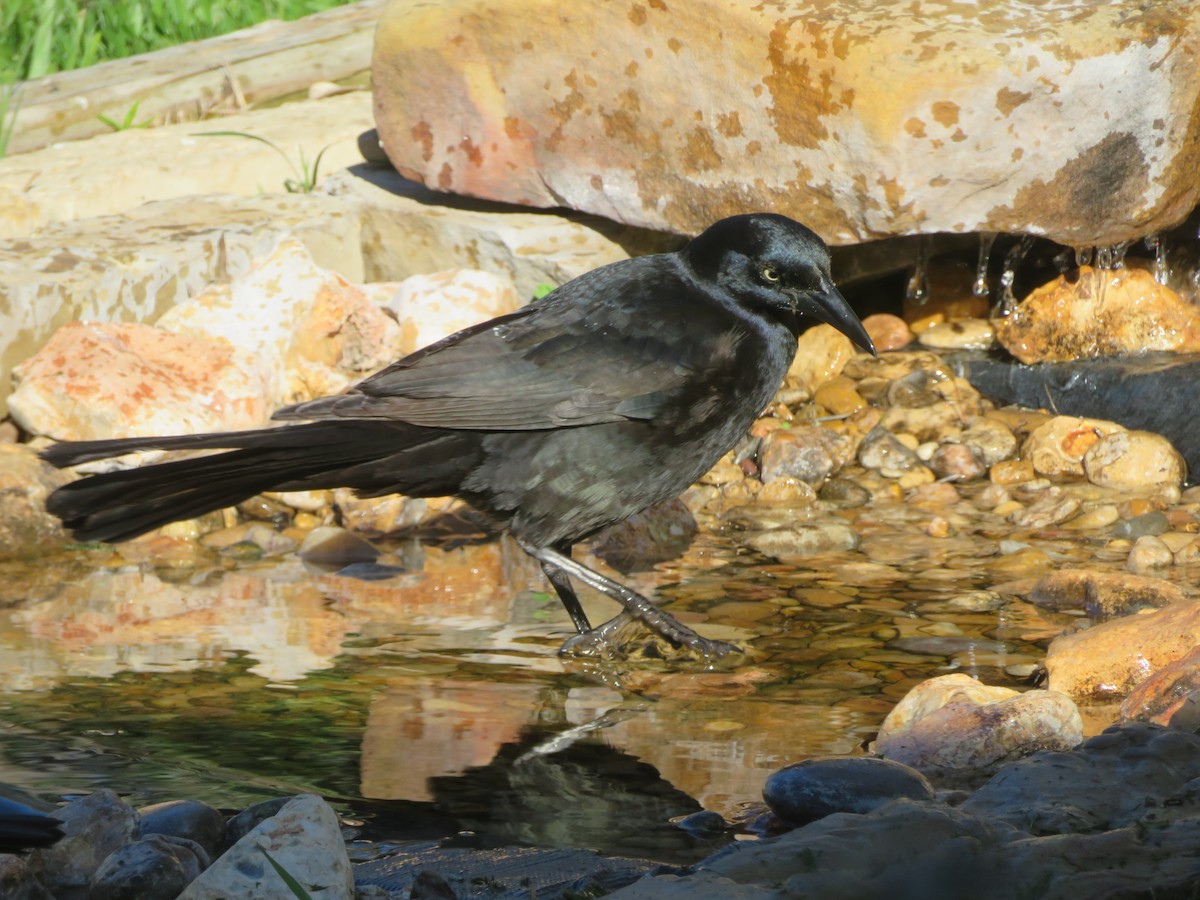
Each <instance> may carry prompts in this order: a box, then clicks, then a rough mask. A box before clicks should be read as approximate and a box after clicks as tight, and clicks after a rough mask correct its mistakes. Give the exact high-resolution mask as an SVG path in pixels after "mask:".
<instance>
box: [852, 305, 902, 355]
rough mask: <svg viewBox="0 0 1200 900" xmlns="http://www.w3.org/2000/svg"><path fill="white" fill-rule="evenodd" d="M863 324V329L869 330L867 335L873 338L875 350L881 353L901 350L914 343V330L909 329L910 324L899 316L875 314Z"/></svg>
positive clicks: (864, 320) (863, 321) (868, 317)
mask: <svg viewBox="0 0 1200 900" xmlns="http://www.w3.org/2000/svg"><path fill="white" fill-rule="evenodd" d="M862 323H863V328H865V329H867V334H869V335H870V336H871V340H872V341H873V342H874V344H875V349H876V350H878V351H879V352H880V353H886V352H887V351H889V350H900V349H903V348H904V347H907V346H908V345H909V344H911V343H912V340H913V333H912V330H911V329H910V328H909V327H908V323H907V322H905V321H904V320H903V319H902V318H900V317H899V316H893V315H891V314H890V313H875V315H873V316H867V317H866V318H865V319H863V320H862Z"/></svg>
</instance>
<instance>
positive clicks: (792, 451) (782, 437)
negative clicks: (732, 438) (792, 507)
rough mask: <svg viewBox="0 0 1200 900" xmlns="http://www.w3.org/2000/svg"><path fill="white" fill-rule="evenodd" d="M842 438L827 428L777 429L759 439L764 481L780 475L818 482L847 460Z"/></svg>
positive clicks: (845, 441) (845, 442)
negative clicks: (760, 441) (760, 440)
mask: <svg viewBox="0 0 1200 900" xmlns="http://www.w3.org/2000/svg"><path fill="white" fill-rule="evenodd" d="M849 443H850V441H849V439H848V438H845V437H843V436H841V435H839V434H837V433H835V432H833V431H830V430H829V429H828V428H821V427H820V426H816V425H800V426H795V427H792V428H788V429H779V430H777V431H773V432H771V433H770V434H768V435H767V436H766V437H764V438H763V440H762V448H761V450H760V451H759V460H760V465H761V473H762V480H763V482H764V484H769V483H771V482H772V481H775V480H776V479H780V478H795V479H798V480H800V481H804V482H807V483H809V484H820V483H821V482H823V481H824V480H825V479H826V478H828V477H829V476H830V475H832V474H833V473H834V471H836V470H837V469H838V468H840V467H841V464H842V462H843V461H844V460H845V459H846V457H847V456H848V454H847V453H846V446H847V445H848V444H849Z"/></svg>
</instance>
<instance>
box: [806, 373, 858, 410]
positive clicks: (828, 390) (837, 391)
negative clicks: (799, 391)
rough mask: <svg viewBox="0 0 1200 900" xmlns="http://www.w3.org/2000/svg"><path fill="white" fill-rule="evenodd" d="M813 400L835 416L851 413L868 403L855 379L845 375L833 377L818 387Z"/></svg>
mask: <svg viewBox="0 0 1200 900" xmlns="http://www.w3.org/2000/svg"><path fill="white" fill-rule="evenodd" d="M813 402H814V403H816V404H818V405H819V406H823V407H824V408H825V409H827V410H829V411H830V412H831V413H833V414H834V415H835V416H848V415H851V414H853V413H856V412H858V411H859V410H860V409H863V408H865V407H866V405H867V401H866V398H865V397H863V395H862V394H860V393H859V392H858V390H857V388H856V387H855V386H854V381H853V379H850V378H847V377H846V376H845V375H838V376H837V377H836V378H831V379H829V380H828V381H827V382H825V383H824V384H823V385H821V386H820V387H819V388H817V390H816V393H814V394H813Z"/></svg>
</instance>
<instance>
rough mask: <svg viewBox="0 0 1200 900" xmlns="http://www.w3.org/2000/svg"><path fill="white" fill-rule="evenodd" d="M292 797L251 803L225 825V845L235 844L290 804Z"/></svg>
mask: <svg viewBox="0 0 1200 900" xmlns="http://www.w3.org/2000/svg"><path fill="white" fill-rule="evenodd" d="M293 799H294V798H292V797H274V798H272V799H270V800H262V801H260V802H258V803H252V804H251V805H250V806H247V807H246V808H245V809H243V810H242V811H241V812H240V813H238V814H237V815H236V816H234V817H233V818H232V819H230V820H229V821H228V822H227V823H226V824H225V842H226V844H230V845H232V844H235V843H237V842H238V841H240V840H241V839H242V838H244V837H245V836H246V835H247V834H249V833H250V832H251V831H253V830H254V829H255V828H257V827H258V826H259V825H261V824H262V823H263V822H265V821H266V820H267V819H270V818H271V817H272V816H277V815H279V811H280V810H281V809H283V808H284V807H285V806H287V805H288V804H289V803H291V802H292V800H293Z"/></svg>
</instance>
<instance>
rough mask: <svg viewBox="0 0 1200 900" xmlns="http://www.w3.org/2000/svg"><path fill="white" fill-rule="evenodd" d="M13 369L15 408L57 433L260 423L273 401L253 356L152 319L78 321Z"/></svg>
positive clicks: (35, 426)
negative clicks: (169, 328)
mask: <svg viewBox="0 0 1200 900" xmlns="http://www.w3.org/2000/svg"><path fill="white" fill-rule="evenodd" d="M14 374H15V377H16V380H17V389H16V391H15V392H14V393H13V395H12V396H11V397H10V398H9V408H10V411H11V412H12V415H13V418H14V419H16V420H17V422H19V423H20V425H21V427H22V428H24V429H25V430H26V431H29V432H32V433H33V434H44V435H49V436H50V437H53V438H55V439H57V440H96V439H101V438H112V437H133V436H139V435H156V434H186V433H191V432H201V431H229V430H236V429H240V428H251V427H254V426H256V425H261V424H262V423H263V422H265V421H266V420H267V418H268V416H269V414H270V410H271V407H270V393H269V390H268V382H267V374H266V372H265V371H264V370H263V369H262V368H261V367H260V364H259V363H258V361H257V360H256V359H255V358H254V357H252V356H250V355H248V354H246V353H243V352H241V351H239V350H237V349H236V348H234V347H232V346H230V345H229V344H228V343H226V342H225V341H222V340H216V339H212V338H204V337H194V336H188V335H179V334H172V333H171V332H169V331H164V330H162V329H160V328H154V327H152V326H149V325H136V324H128V325H117V324H112V325H104V324H99V323H83V322H72V323H69V324H67V325H64V326H63V327H62V328H60V329H59V330H58V331H57V332H55V334H54V337H53V338H52V339H51V340H50V342H49V343H48V344H46V346H45V347H43V348H42V349H41V350H40V351H39V352H38V353H37V355H36V356H34V357H32V358H31V359H29V360H27V361H26V362H24V363H22V364H21V365H19V366H18V367H17V369H16V372H15V373H14ZM148 401H152V402H148Z"/></svg>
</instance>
